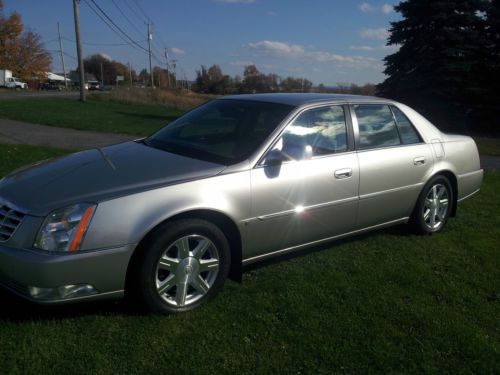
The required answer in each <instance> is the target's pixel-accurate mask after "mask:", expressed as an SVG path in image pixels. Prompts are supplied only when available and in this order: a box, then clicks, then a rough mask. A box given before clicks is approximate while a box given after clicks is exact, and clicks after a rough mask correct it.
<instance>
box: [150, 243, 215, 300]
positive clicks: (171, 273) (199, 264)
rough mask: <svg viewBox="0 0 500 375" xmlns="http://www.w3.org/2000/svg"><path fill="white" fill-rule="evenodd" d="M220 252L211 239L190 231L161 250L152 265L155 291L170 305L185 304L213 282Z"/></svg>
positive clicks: (208, 287)
mask: <svg viewBox="0 0 500 375" xmlns="http://www.w3.org/2000/svg"><path fill="white" fill-rule="evenodd" d="M219 261H220V255H219V252H218V250H217V248H216V247H215V245H214V244H213V242H212V241H211V240H210V239H208V238H206V237H204V236H201V235H197V234H193V235H189V236H184V237H181V238H179V239H177V240H175V241H174V242H173V243H172V244H171V245H169V246H168V248H167V249H166V250H165V251H164V252H163V254H162V256H161V257H160V259H159V261H158V264H157V267H156V290H157V292H158V294H159V296H160V297H161V298H162V299H163V300H164V301H165V302H167V303H168V304H169V305H171V306H175V307H183V306H188V305H191V304H193V303H195V302H196V301H198V300H199V299H200V298H202V297H203V296H204V295H205V294H207V292H208V291H209V290H210V288H211V287H212V286H213V285H214V283H215V280H216V279H217V274H218V272H219Z"/></svg>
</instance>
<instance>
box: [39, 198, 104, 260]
mask: <svg viewBox="0 0 500 375" xmlns="http://www.w3.org/2000/svg"><path fill="white" fill-rule="evenodd" d="M95 208H96V205H95V204H90V203H80V204H75V205H73V206H70V207H66V208H63V209H60V210H56V211H54V212H52V213H51V214H50V215H49V216H47V217H46V218H45V221H44V222H43V225H42V227H41V228H40V230H39V231H38V235H37V236H36V241H35V244H34V246H35V247H36V248H37V249H42V250H48V251H77V250H78V249H80V245H81V244H82V241H83V237H84V236H85V233H86V232H87V228H88V226H89V223H90V220H91V219H92V215H93V214H94V211H95Z"/></svg>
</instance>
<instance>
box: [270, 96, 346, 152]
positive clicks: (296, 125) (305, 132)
mask: <svg viewBox="0 0 500 375" xmlns="http://www.w3.org/2000/svg"><path fill="white" fill-rule="evenodd" d="M274 149H277V150H279V151H280V152H281V153H282V154H283V155H284V156H286V158H288V159H290V160H302V159H308V158H311V157H314V156H323V155H330V154H335V153H338V152H343V151H347V128H346V122H345V114H344V109H343V108H342V107H341V106H328V107H321V108H314V109H310V110H307V111H305V112H303V113H301V114H300V115H299V116H298V117H297V118H296V119H295V120H294V121H293V122H292V123H291V124H289V125H288V126H287V128H286V129H285V131H284V133H283V135H282V136H281V138H280V139H279V141H278V142H277V143H276V146H275V147H274Z"/></svg>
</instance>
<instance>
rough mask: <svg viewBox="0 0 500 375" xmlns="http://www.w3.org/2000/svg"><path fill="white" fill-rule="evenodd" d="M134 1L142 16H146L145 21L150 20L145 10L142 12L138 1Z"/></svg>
mask: <svg viewBox="0 0 500 375" xmlns="http://www.w3.org/2000/svg"><path fill="white" fill-rule="evenodd" d="M134 3H135V5H137V8H138V9H139V11H140V12H141V13H142V14H143V15H144V17H146V20H147V21H151V17H149V16H148V15H147V14H146V12H144V9H142V7H141V6H140V5H139V2H138V1H137V0H134Z"/></svg>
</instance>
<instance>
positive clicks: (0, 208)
mask: <svg viewBox="0 0 500 375" xmlns="http://www.w3.org/2000/svg"><path fill="white" fill-rule="evenodd" d="M24 216H25V215H24V214H23V213H22V212H19V211H16V210H13V209H12V208H10V207H8V206H5V205H2V204H0V242H5V241H8V240H9V238H10V237H11V236H12V234H13V233H14V232H15V231H16V229H17V227H18V226H19V224H21V222H22V221H23V219H24Z"/></svg>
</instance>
